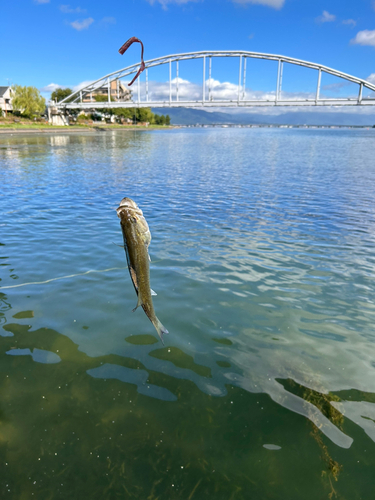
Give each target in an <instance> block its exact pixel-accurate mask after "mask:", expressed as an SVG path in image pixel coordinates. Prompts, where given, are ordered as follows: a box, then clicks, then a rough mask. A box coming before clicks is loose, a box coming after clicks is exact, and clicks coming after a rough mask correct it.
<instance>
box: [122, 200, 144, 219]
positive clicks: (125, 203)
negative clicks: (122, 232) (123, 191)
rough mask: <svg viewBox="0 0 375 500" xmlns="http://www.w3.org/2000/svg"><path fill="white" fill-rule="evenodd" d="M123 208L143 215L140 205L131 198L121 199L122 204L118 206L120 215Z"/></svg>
mask: <svg viewBox="0 0 375 500" xmlns="http://www.w3.org/2000/svg"><path fill="white" fill-rule="evenodd" d="M123 210H125V211H131V212H135V213H136V214H138V215H143V212H142V210H141V209H140V208H139V207H138V205H137V204H136V202H135V201H133V200H132V199H130V198H123V199H122V200H121V201H120V206H119V207H118V208H116V212H117V215H118V216H120V214H121V212H122V211H123Z"/></svg>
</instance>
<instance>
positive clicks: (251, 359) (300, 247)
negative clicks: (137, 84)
mask: <svg viewBox="0 0 375 500" xmlns="http://www.w3.org/2000/svg"><path fill="white" fill-rule="evenodd" d="M374 144H375V136H374V132H373V131H371V130H370V131H319V130H315V131H307V130H296V131H294V130H228V129H226V130H197V131H186V130H184V131H179V130H176V131H171V132H166V133H162V132H160V133H159V132H155V133H132V132H130V133H122V132H113V133H112V132H109V133H105V134H86V135H77V136H76V135H67V136H65V135H64V136H52V137H50V136H35V137H34V136H31V137H28V136H16V137H15V136H13V137H10V136H5V137H1V138H0V158H1V162H2V165H3V166H2V170H3V174H4V175H3V177H4V183H3V186H4V188H2V190H3V196H2V197H1V198H0V205H1V212H2V214H3V217H2V220H1V224H2V225H1V227H0V229H1V233H0V241H1V246H0V257H1V259H0V266H1V267H0V273H1V274H0V279H1V282H0V325H1V327H0V328H1V329H0V346H1V349H0V356H1V363H0V372H1V379H0V380H1V382H0V384H1V387H0V391H1V394H2V398H1V403H0V472H1V474H2V477H5V478H6V481H7V482H6V483H4V484H2V485H1V486H0V488H2V489H1V495H2V497H4V498H17V499H18V498H31V496H33V495H34V496H36V497H37V498H76V497H77V498H78V497H82V498H85V497H88V496H89V497H90V498H98V499H99V498H100V499H102V498H108V499H111V498H117V497H124V496H125V497H126V498H128V497H129V498H131V497H134V498H150V499H157V498H182V499H187V498H189V499H190V498H192V499H200V498H202V499H203V498H209V497H211V498H215V499H216V498H219V499H223V500H224V499H225V500H227V499H229V498H233V499H248V498H249V497H250V496H251V497H254V498H270V499H271V498H274V499H276V498H277V499H283V498H291V499H293V498H295V499H296V500H297V499H300V498H306V499H310V498H311V499H314V500H315V499H316V498H350V499H355V498H358V499H359V498H371V495H372V489H373V488H372V487H373V479H372V477H373V473H372V471H373V467H374V465H375V464H374V459H373V456H374V451H375V430H374V429H375V412H374V408H375V382H374V380H375V377H374V370H375V360H374V355H373V353H374V329H373V324H374V315H375V305H374V304H375V293H374V291H375V290H374V274H375V253H374V248H375V247H374V237H375V210H374V200H373V189H372V186H373V184H374V180H375V168H374V165H373V161H372V158H373V148H374ZM125 195H127V196H130V197H131V198H134V199H135V200H136V201H137V203H139V205H140V206H141V208H142V209H143V211H144V213H145V216H146V218H147V220H148V222H149V225H150V228H151V232H152V236H153V240H152V243H151V246H150V254H151V259H152V262H151V283H152V288H153V289H155V290H156V291H157V293H158V295H157V297H155V298H154V305H155V310H156V311H157V314H158V317H160V318H161V320H162V321H163V322H164V323H166V324H168V329H169V331H170V335H169V336H168V338H167V339H166V345H165V347H163V346H162V345H161V343H160V342H158V340H157V338H156V337H155V336H154V332H153V329H152V325H151V326H150V324H149V322H148V321H147V318H145V317H144V315H142V314H138V312H135V313H134V314H132V313H131V309H132V308H133V307H134V301H135V296H134V290H133V289H132V286H131V283H130V280H129V276H128V272H127V269H126V264H125V262H124V255H123V251H122V250H121V249H119V248H118V247H116V246H115V245H113V242H115V243H119V244H121V231H120V228H119V223H118V219H117V217H116V214H115V210H114V209H115V208H116V206H117V204H118V202H119V200H120V199H122V197H123V196H125ZM30 256H32V258H30ZM25 443H27V447H26V446H25ZM4 464H5V465H4ZM291 484H292V485H293V488H291V487H290V485H291ZM307 486H308V487H307ZM370 491H371V493H370Z"/></svg>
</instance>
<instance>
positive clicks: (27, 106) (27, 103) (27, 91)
mask: <svg viewBox="0 0 375 500" xmlns="http://www.w3.org/2000/svg"><path fill="white" fill-rule="evenodd" d="M12 88H13V99H12V104H13V110H14V111H18V112H19V113H21V115H23V116H28V117H32V116H34V115H40V114H42V113H43V112H44V111H45V109H46V100H45V99H44V97H42V96H41V95H40V92H39V90H38V89H37V88H35V87H26V86H25V87H23V86H22V85H14V86H13V87H12Z"/></svg>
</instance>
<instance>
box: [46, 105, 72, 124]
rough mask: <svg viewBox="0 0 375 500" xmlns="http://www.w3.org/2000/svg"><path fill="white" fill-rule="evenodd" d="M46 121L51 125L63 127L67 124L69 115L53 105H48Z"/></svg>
mask: <svg viewBox="0 0 375 500" xmlns="http://www.w3.org/2000/svg"><path fill="white" fill-rule="evenodd" d="M48 121H49V123H50V124H51V125H55V126H58V127H64V126H68V125H69V116H68V115H67V114H66V113H65V112H64V111H61V110H60V109H58V108H55V107H54V106H48Z"/></svg>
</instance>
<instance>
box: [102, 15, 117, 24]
mask: <svg viewBox="0 0 375 500" xmlns="http://www.w3.org/2000/svg"><path fill="white" fill-rule="evenodd" d="M100 22H101V23H102V24H116V18H115V17H103V19H102V20H101V21H100Z"/></svg>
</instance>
